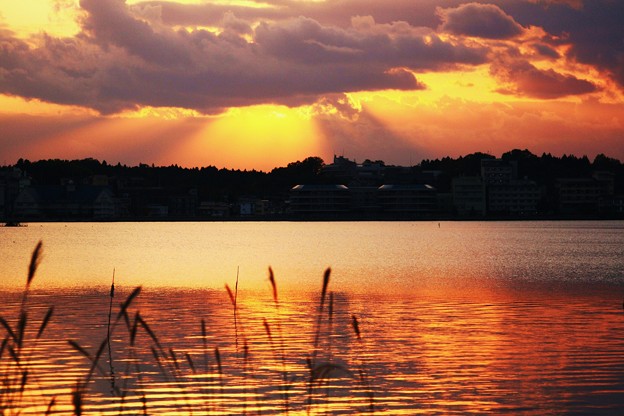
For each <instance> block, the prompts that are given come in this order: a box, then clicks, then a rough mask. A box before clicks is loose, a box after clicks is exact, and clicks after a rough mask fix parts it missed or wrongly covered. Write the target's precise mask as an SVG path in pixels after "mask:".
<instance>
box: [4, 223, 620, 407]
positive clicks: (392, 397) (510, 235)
mask: <svg viewBox="0 0 624 416" xmlns="http://www.w3.org/2000/svg"><path fill="white" fill-rule="evenodd" d="M40 240H41V241H43V257H42V261H41V264H40V266H39V269H38V271H37V273H36V276H35V278H34V280H33V282H32V285H31V288H30V291H29V293H28V298H27V299H26V302H25V303H24V306H22V304H23V298H22V296H23V288H24V285H25V282H26V276H27V269H28V264H29V261H30V255H31V252H32V250H33V248H34V247H35V245H36V244H37V242H38V241H40ZM0 258H1V259H2V261H1V262H0V300H1V303H0V305H1V306H0V314H1V315H2V317H3V318H5V319H6V321H7V326H10V327H11V329H12V330H13V331H14V333H15V334H18V333H19V331H18V328H19V324H18V321H19V316H20V310H24V311H25V316H26V317H27V319H26V320H25V321H26V322H27V324H26V325H25V327H26V329H25V330H24V334H25V335H24V337H22V338H23V339H24V341H23V342H22V344H23V345H22V346H21V347H19V348H18V345H17V344H18V343H17V342H16V341H15V339H16V338H20V337H19V335H16V336H15V338H11V335H9V334H8V330H7V329H6V328H5V327H3V328H2V329H1V330H0V334H2V335H3V338H4V337H6V338H7V339H8V341H7V342H6V343H5V344H6V345H4V347H3V348H2V352H3V354H2V355H0V360H1V361H0V363H1V364H2V372H1V373H0V374H4V376H3V377H4V379H3V382H4V385H10V386H13V389H5V391H4V392H3V393H2V395H0V396H1V397H0V408H3V409H13V410H12V411H9V410H7V413H6V414H16V413H17V412H18V410H21V412H22V413H21V414H42V413H45V411H46V409H47V408H48V407H50V409H51V411H50V412H51V413H53V412H57V413H58V414H71V413H72V409H73V408H74V406H75V405H73V404H72V394H74V397H80V403H81V406H83V407H84V409H85V414H104V415H118V414H124V415H131V414H150V415H152V414H163V415H164V414H171V415H187V414H188V415H190V414H193V415H201V414H206V415H215V414H241V415H242V414H250V415H251V414H265V415H266V414H269V415H274V414H308V413H310V414H328V413H329V414H363V413H367V412H374V413H375V414H384V415H386V414H387V415H408V414H409V415H412V414H458V415H460V414H461V415H465V414H512V415H516V414H524V415H544V414H579V415H581V414H592V415H595V414H604V415H611V414H618V413H622V412H623V411H624V311H623V310H622V301H623V298H624V285H623V284H624V222H622V221H600V222H593V221H578V222H566V221H557V222H547V221H544V222H313V223H307V222H223V223H219V222H203V223H31V224H28V227H19V228H0ZM269 266H270V267H271V268H272V270H273V271H274V273H275V281H276V284H277V302H276V300H275V299H274V297H273V291H272V286H271V284H270V281H269V278H268V275H269V274H268V268H269ZM329 267H331V274H330V277H329V285H328V291H327V295H326V297H325V298H324V300H323V302H322V308H321V288H322V282H323V274H324V272H325V270H326V269H327V268H329ZM113 270H114V276H115V287H116V290H115V297H114V299H113V302H112V307H111V304H110V300H111V298H110V285H111V281H112V278H113ZM237 278H238V286H237V284H236V282H237ZM226 284H227V285H228V286H229V288H230V289H231V291H232V295H233V296H235V297H236V312H235V310H234V307H233V303H232V301H231V299H230V297H229V295H228V292H227V290H226V289H225V285H226ZM138 286H141V290H140V294H139V295H138V296H136V298H133V299H131V302H130V303H129V304H128V305H127V308H122V306H121V305H120V304H121V303H122V302H124V300H125V299H127V298H128V296H130V294H131V293H132V291H133V290H134V289H135V288H136V287H138ZM50 306H54V313H53V315H52V318H51V319H50V321H49V324H48V325H47V327H46V328H45V330H44V331H43V333H42V334H41V335H39V334H38V332H39V328H40V325H41V322H42V321H43V320H44V316H45V314H46V311H47V310H48V308H49V307H50ZM109 308H110V309H111V325H112V326H111V331H112V334H111V338H110V340H111V342H110V348H109V346H108V344H107V343H106V339H107V328H108V322H109V320H108V314H109ZM122 309H123V310H125V311H126V313H121V314H120V311H121V310H122ZM321 309H322V312H321ZM202 321H203V322H204V324H203V328H202ZM354 322H357V324H354ZM355 326H357V330H358V331H359V336H358V332H357V331H356V330H355V328H354V327H355ZM38 335H39V337H38ZM68 340H72V342H75V344H74V346H72V345H70V344H69V343H68ZM12 342H13V343H14V345H13V346H12V347H11V348H10V346H11V343H12ZM100 346H102V348H101V351H100V352H99V354H98V349H100ZM217 349H218V354H217V352H216V350H217ZM96 356H97V357H98V358H97V359H95V358H94V357H96ZM217 356H218V358H217ZM16 357H17V358H19V360H17V359H16ZM16 361H19V365H17V364H16ZM94 361H95V362H96V364H95V365H93V362H94ZM310 368H312V370H311V369H310ZM25 369H28V373H27V374H28V376H27V382H24V383H22V382H23V380H24V378H23V376H24V372H25ZM90 373H92V376H91V377H89V374H90ZM87 381H88V382H87ZM22 384H24V385H25V387H24V388H21V385H22ZM77 386H79V387H77ZM76 390H78V391H79V392H80V393H81V394H80V395H77V394H76V393H75V392H76ZM53 399H54V401H53V402H52V400H53ZM51 403H52V405H50V404H51Z"/></svg>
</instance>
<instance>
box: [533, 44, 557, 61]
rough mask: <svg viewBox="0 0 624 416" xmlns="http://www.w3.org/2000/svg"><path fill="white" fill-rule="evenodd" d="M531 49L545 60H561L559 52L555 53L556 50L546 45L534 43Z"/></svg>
mask: <svg viewBox="0 0 624 416" xmlns="http://www.w3.org/2000/svg"><path fill="white" fill-rule="evenodd" d="M531 47H532V48H533V50H535V52H537V54H538V55H540V56H543V57H545V58H551V59H559V58H561V55H560V54H559V52H557V50H556V49H554V48H552V47H550V46H548V45H545V44H543V43H534V44H533V45H531Z"/></svg>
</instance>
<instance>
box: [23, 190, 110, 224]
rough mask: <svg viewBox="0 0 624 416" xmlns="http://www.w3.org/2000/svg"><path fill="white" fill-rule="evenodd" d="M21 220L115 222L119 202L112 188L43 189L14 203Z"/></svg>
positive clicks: (28, 191)
mask: <svg viewBox="0 0 624 416" xmlns="http://www.w3.org/2000/svg"><path fill="white" fill-rule="evenodd" d="M14 217H15V218H17V219H30V220H32V219H96V220H97V219H112V218H116V217H118V209H117V201H116V200H115V198H114V196H113V193H112V191H111V190H110V189H109V188H108V187H100V186H91V185H75V184H74V183H73V182H68V183H67V184H65V185H40V186H32V187H28V188H25V189H24V190H22V192H20V193H19V195H18V196H17V198H16V199H15V203H14Z"/></svg>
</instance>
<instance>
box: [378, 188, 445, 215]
mask: <svg viewBox="0 0 624 416" xmlns="http://www.w3.org/2000/svg"><path fill="white" fill-rule="evenodd" d="M377 197H378V200H379V208H380V210H381V212H382V213H384V214H390V215H396V216H428V215H432V214H435V213H436V212H437V206H438V202H437V199H436V189H435V188H434V187H433V186H431V185H423V184H411V185H382V186H380V187H379V189H378V196H377Z"/></svg>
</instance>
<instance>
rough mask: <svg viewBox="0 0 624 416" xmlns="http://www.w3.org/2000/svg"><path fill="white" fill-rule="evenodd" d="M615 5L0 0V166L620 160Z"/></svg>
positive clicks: (622, 126) (623, 64)
mask: <svg viewBox="0 0 624 416" xmlns="http://www.w3.org/2000/svg"><path fill="white" fill-rule="evenodd" d="M623 14H624V5H623V4H621V3H620V2H612V1H608V0H598V1H592V2H589V1H565V0H550V1H549V0H540V1H536V0H510V1H502V0H490V1H473V2H469V1H457V0H445V1H442V0H423V1H419V2H413V1H408V0H388V1H387V2H379V4H377V3H371V2H368V1H364V0H325V1H322V0H321V1H319V0H315V1H305V0H280V1H277V0H264V1H256V0H243V1H226V0H219V1H208V0H206V1H199V0H197V1H190V0H187V1H181V0H171V1H130V0H127V1H126V0H80V1H78V0H24V1H22V2H3V3H2V4H0V164H13V163H15V162H16V161H17V159H18V158H28V159H30V160H39V159H47V158H61V159H77V158H85V157H93V158H96V159H100V160H106V161H108V162H109V163H116V162H121V163H125V164H130V165H134V164H138V163H149V164H151V163H154V164H157V165H169V164H178V165H181V166H189V167H190V166H208V165H214V166H217V167H226V168H239V169H260V170H270V169H271V168H273V167H276V166H283V165H285V164H287V163H289V162H292V161H295V160H301V159H303V158H305V157H308V156H320V157H322V158H323V159H324V160H325V161H326V162H329V161H331V159H332V156H333V155H334V154H341V155H345V156H347V157H349V158H351V159H356V160H358V161H362V160H364V159H366V158H369V159H382V160H384V161H386V163H391V164H399V165H408V164H416V163H419V162H420V161H421V160H422V159H430V158H437V157H443V156H447V155H448V156H453V157H457V156H460V155H465V154H468V153H472V152H478V151H480V152H489V153H491V154H494V155H500V154H501V153H503V152H505V151H508V150H511V149H514V148H521V149H524V148H528V149H529V150H531V151H532V152H533V153H536V154H541V153H543V152H546V153H552V154H554V155H562V154H575V155H578V156H581V155H587V156H589V157H590V158H593V157H594V156H595V155H596V154H599V153H604V154H606V155H608V156H611V157H615V158H619V159H620V160H624V45H623V44H622V43H621V24H620V22H619V20H618V18H617V16H621V15H623ZM588 22H592V23H591V25H589V23H588ZM589 26H592V27H594V28H596V27H600V30H590V29H589ZM618 39H619V41H618Z"/></svg>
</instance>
